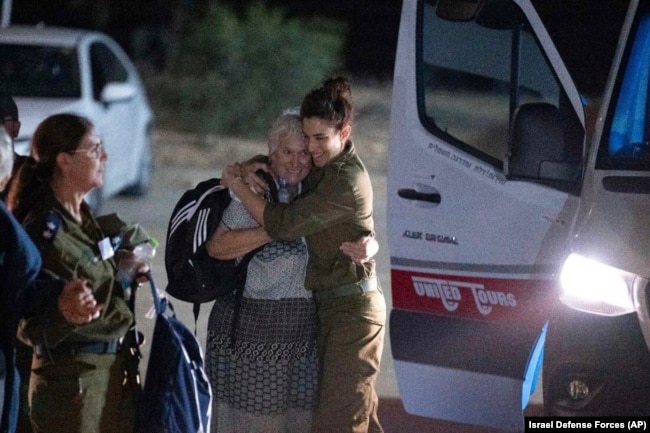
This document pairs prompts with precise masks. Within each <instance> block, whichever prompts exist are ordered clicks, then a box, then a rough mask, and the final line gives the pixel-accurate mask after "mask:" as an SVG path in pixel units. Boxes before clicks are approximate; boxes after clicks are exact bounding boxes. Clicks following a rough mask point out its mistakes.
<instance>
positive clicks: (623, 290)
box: [560, 254, 636, 316]
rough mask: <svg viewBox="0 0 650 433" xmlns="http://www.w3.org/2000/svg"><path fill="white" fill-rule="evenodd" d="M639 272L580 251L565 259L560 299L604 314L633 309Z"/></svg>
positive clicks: (611, 314) (629, 311) (578, 308)
mask: <svg viewBox="0 0 650 433" xmlns="http://www.w3.org/2000/svg"><path fill="white" fill-rule="evenodd" d="M635 277H636V275H634V274H632V273H629V272H625V271H622V270H620V269H617V268H614V267H611V266H608V265H605V264H603V263H600V262H598V261H596V260H591V259H588V258H586V257H584V256H581V255H578V254H571V255H569V257H568V258H567V259H566V261H565V262H564V266H563V267H562V273H561V274H560V283H561V285H562V294H561V296H560V301H562V302H563V303H564V304H566V305H568V306H569V307H571V308H575V309H576V310H581V311H585V312H588V313H594V314H600V315H603V316H620V315H622V314H627V313H632V312H634V311H635V310H634V301H633V298H632V287H633V283H634V279H635Z"/></svg>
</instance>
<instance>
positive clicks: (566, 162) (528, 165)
mask: <svg viewBox="0 0 650 433" xmlns="http://www.w3.org/2000/svg"><path fill="white" fill-rule="evenodd" d="M563 117H564V119H563ZM581 137H584V132H583V130H582V129H581V128H580V127H579V126H575V125H573V124H572V123H571V122H569V121H567V116H562V115H561V114H560V110H559V109H558V108H557V107H556V106H554V105H552V104H548V103H544V102H536V103H530V104H523V105H521V106H519V107H518V108H517V110H516V111H515V114H514V118H513V122H512V128H511V131H510V152H509V155H508V156H507V157H506V163H505V169H506V176H507V178H509V179H532V180H540V181H551V182H553V181H555V182H563V183H565V182H566V183H574V182H576V181H577V180H578V179H579V177H580V175H581V169H582V151H581V150H582V138H581Z"/></svg>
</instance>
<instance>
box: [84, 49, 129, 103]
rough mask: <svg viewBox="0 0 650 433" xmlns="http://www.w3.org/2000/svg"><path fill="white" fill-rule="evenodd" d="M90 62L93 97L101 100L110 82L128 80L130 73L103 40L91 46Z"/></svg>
mask: <svg viewBox="0 0 650 433" xmlns="http://www.w3.org/2000/svg"><path fill="white" fill-rule="evenodd" d="M90 62H91V71H92V80H93V97H94V98H95V99H96V100H98V101H99V100H100V97H101V93H102V90H103V89H104V87H105V86H106V84H108V83H113V82H118V83H123V82H125V81H127V80H128V73H127V71H126V68H125V67H124V65H123V64H122V62H121V61H120V59H119V58H118V57H117V56H116V55H115V53H113V51H112V50H111V49H110V48H109V47H108V46H107V45H105V44H103V43H101V42H95V43H93V44H92V45H91V47H90Z"/></svg>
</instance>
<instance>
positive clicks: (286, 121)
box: [267, 109, 303, 155]
mask: <svg viewBox="0 0 650 433" xmlns="http://www.w3.org/2000/svg"><path fill="white" fill-rule="evenodd" d="M302 136H303V134H302V120H301V118H300V113H299V112H298V110H297V109H289V110H284V111H283V112H282V114H281V115H280V117H278V118H277V119H276V120H275V122H273V125H272V126H271V129H270V130H269V135H268V138H267V144H268V145H269V155H273V154H274V153H275V152H277V150H278V148H279V147H280V143H282V142H283V141H284V140H286V139H288V138H294V137H302Z"/></svg>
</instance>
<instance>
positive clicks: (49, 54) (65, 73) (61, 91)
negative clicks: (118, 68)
mask: <svg viewBox="0 0 650 433" xmlns="http://www.w3.org/2000/svg"><path fill="white" fill-rule="evenodd" d="M0 90H1V91H3V92H6V93H8V94H10V95H13V96H19V97H36V98H79V97H80V96H81V84H80V78H79V62H78V57H77V51H76V50H74V49H72V48H67V47H52V46H35V45H16V44H0Z"/></svg>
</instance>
